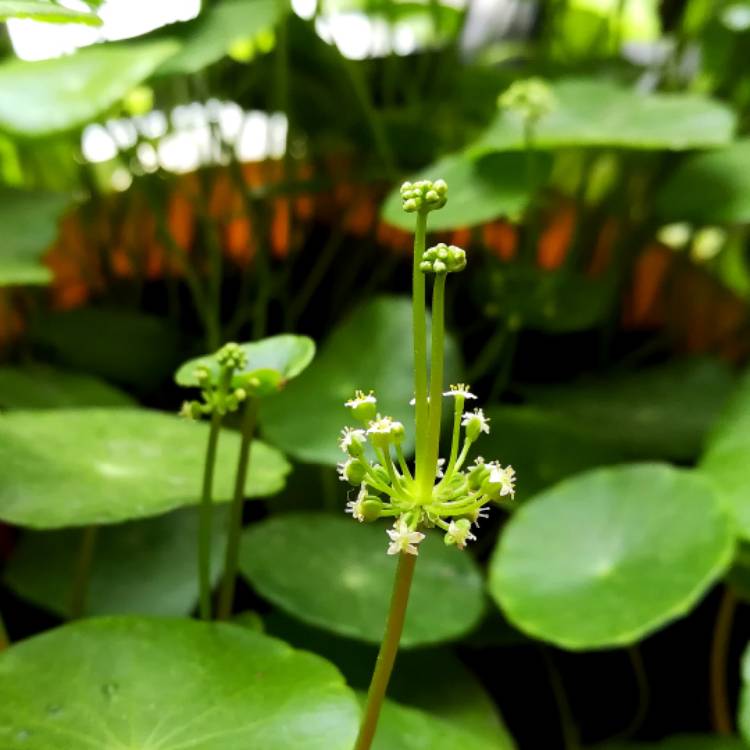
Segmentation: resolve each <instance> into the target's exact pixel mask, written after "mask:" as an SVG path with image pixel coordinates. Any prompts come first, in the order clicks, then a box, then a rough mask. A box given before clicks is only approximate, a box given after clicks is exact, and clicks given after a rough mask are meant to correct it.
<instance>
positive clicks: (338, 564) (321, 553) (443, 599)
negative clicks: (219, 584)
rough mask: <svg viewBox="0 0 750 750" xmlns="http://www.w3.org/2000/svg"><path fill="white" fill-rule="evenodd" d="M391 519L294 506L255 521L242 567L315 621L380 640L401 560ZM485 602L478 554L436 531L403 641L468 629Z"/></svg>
mask: <svg viewBox="0 0 750 750" xmlns="http://www.w3.org/2000/svg"><path fill="white" fill-rule="evenodd" d="M385 530H386V526H385V525H384V524H380V523H378V524H373V525H360V524H358V523H356V522H353V521H351V520H350V519H347V518H343V517H341V518H338V517H332V516H328V515H323V514H314V513H294V514H286V515H283V516H279V517H277V518H271V519H269V520H267V521H264V522H263V523H259V524H255V525H253V526H251V527H250V528H249V529H248V530H247V531H246V532H245V534H244V536H243V539H242V549H241V552H240V570H241V571H242V573H243V574H244V575H245V576H246V577H247V578H248V580H249V581H250V582H251V583H252V585H253V586H254V587H255V588H256V589H257V590H258V591H259V592H260V593H261V594H262V595H263V596H265V597H266V598H267V599H270V600H271V601H272V602H274V604H277V605H278V606H279V607H281V608H282V609H284V610H285V611H287V612H289V613H290V614H292V615H294V616H295V617H299V618H300V619H301V620H304V621H305V622H308V623H310V624H312V625H317V626H319V627H321V628H325V629H326V630H332V631H333V632H335V633H339V634H340V635H345V636H349V637H351V638H357V639H360V640H364V641H369V642H371V643H379V642H380V640H381V638H382V636H383V628H384V627H385V619H386V615H387V613H388V605H389V601H390V596H391V589H392V587H393V578H394V574H395V570H396V560H395V558H394V557H391V556H389V555H387V554H386V548H387V546H388V545H387V540H388V538H387V536H386V533H385ZM483 608H484V599H483V593H482V577H481V575H480V573H479V570H478V568H477V566H476V564H475V563H474V561H473V559H472V558H471V557H470V556H469V555H467V554H464V553H461V552H460V551H458V550H455V549H452V548H448V547H446V546H445V545H444V544H443V542H442V540H441V539H440V538H439V537H438V536H437V535H435V536H428V538H427V539H425V540H424V542H422V544H421V545H420V553H419V561H418V563H417V568H416V573H415V576H414V583H413V586H412V591H411V596H410V599H409V609H408V611H407V615H406V624H405V626H404V634H403V638H402V640H401V643H402V645H404V646H417V645H422V644H426V643H438V642H441V641H447V640H450V639H452V638H457V637H458V636H460V635H462V634H463V633H466V632H467V631H468V630H470V629H471V628H472V627H473V626H474V625H476V624H477V622H478V621H479V618H480V617H481V615H482V610H483Z"/></svg>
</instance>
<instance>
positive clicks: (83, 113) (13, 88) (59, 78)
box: [0, 40, 178, 137]
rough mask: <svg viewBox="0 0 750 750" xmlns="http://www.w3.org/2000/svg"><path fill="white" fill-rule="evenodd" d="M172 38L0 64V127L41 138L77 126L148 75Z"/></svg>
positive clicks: (171, 49) (171, 51) (165, 54)
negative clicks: (37, 60) (46, 58)
mask: <svg viewBox="0 0 750 750" xmlns="http://www.w3.org/2000/svg"><path fill="white" fill-rule="evenodd" d="M177 49H178V46H177V44H176V43H175V42H173V41H169V40H164V41H154V42H140V43H139V42H130V43H118V44H98V45H94V46H92V47H86V48H84V49H81V50H79V51H78V52H76V53H75V54H73V55H66V56H65V57H58V58H54V59H51V60H41V61H39V62H26V61H24V60H10V61H8V62H4V63H2V65H0V129H4V130H8V131H10V132H12V133H17V134H19V135H23V136H29V137H39V136H46V135H50V134H51V133H57V132H60V131H65V130H72V129H74V128H78V127H81V126H82V125H84V124H86V123H88V122H90V121H91V120H93V119H95V118H96V117H98V116H99V115H100V114H101V113H102V112H104V111H105V110H107V109H109V107H111V106H112V105H113V104H115V103H116V102H117V101H119V100H120V99H121V98H122V97H123V96H125V94H127V93H128V91H130V89H132V88H133V87H134V86H136V85H137V84H139V83H140V82H141V81H143V80H144V79H145V78H148V77H149V76H150V75H151V73H153V72H154V70H155V69H156V68H157V66H158V65H159V64H160V63H161V62H162V61H163V60H165V59H166V58H168V57H169V56H170V55H172V54H174V53H175V51H176V50H177Z"/></svg>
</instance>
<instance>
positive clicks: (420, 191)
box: [401, 180, 448, 213]
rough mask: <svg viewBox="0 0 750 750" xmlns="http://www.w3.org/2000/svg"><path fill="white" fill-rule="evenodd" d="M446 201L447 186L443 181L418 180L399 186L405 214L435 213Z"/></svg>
mask: <svg viewBox="0 0 750 750" xmlns="http://www.w3.org/2000/svg"><path fill="white" fill-rule="evenodd" d="M447 200H448V185H447V184H446V182H445V180H435V182H432V181H430V180H418V181H417V182H405V183H404V184H403V185H402V186H401V201H402V208H403V209H404V211H406V212H407V213H414V212H415V211H435V210H437V209H439V208H442V207H443V206H444V205H445V203H446V201H447Z"/></svg>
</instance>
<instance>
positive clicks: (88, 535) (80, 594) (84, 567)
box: [70, 525, 99, 620]
mask: <svg viewBox="0 0 750 750" xmlns="http://www.w3.org/2000/svg"><path fill="white" fill-rule="evenodd" d="M98 532H99V529H98V527H97V526H95V525H91V526H87V527H86V528H85V529H84V530H83V532H82V535H81V544H80V547H79V548H78V558H77V560H76V566H75V570H74V571H73V585H72V587H71V592H70V617H71V619H72V620H78V619H80V618H81V617H83V615H84V614H85V613H86V601H87V599H88V590H89V582H90V580H91V568H92V566H93V563H94V550H95V549H96V538H97V536H98Z"/></svg>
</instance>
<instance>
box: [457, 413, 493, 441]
mask: <svg viewBox="0 0 750 750" xmlns="http://www.w3.org/2000/svg"><path fill="white" fill-rule="evenodd" d="M461 425H462V426H463V427H471V428H472V429H473V431H475V432H476V433H477V437H479V433H481V432H486V433H487V434H488V435H489V433H490V419H489V417H485V416H484V410H482V409H474V411H466V412H464V414H463V416H462V417H461Z"/></svg>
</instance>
